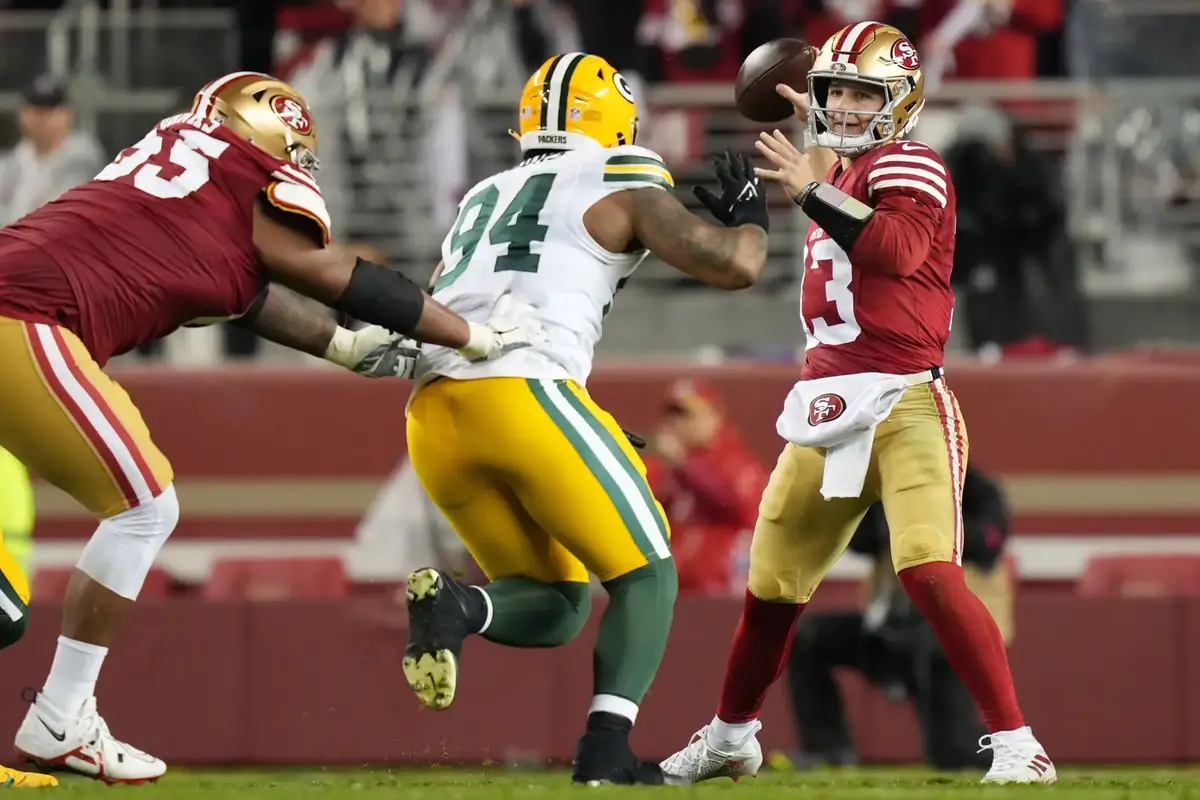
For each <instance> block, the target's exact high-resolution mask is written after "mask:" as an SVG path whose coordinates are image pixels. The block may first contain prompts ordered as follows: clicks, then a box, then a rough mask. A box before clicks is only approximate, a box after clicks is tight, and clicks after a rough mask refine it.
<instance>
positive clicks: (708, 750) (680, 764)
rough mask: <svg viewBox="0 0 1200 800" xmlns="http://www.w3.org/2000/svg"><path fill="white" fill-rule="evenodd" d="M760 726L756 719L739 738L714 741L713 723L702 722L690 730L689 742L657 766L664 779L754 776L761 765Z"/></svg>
mask: <svg viewBox="0 0 1200 800" xmlns="http://www.w3.org/2000/svg"><path fill="white" fill-rule="evenodd" d="M760 730H762V723H761V722H759V721H758V720H755V721H754V724H753V725H752V726H751V727H750V730H749V731H748V732H747V733H746V735H745V737H744V738H743V739H742V740H741V741H738V742H734V743H732V744H729V743H724V742H722V743H719V744H718V743H716V742H715V741H714V740H715V738H716V737H714V736H713V734H712V725H705V726H704V727H703V728H701V729H700V730H698V731H696V732H695V733H694V734H692V740H691V741H690V742H688V746H687V747H685V748H683V749H682V750H680V751H679V752H678V753H676V754H675V755H673V756H671V757H670V758H668V759H667V760H665V761H663V762H662V764H660V765H659V766H661V767H662V771H663V773H664V775H665V776H666V779H667V783H674V784H684V783H699V782H700V781H707V780H711V779H712V778H732V779H733V780H734V781H737V780H738V779H739V778H742V777H744V776H746V775H749V776H750V777H752V778H753V777H756V776H757V775H758V770H759V768H760V767H762V763H763V756H762V747H761V746H760V745H759V744H758V738H757V737H756V736H755V734H756V733H758V732H759V731H760Z"/></svg>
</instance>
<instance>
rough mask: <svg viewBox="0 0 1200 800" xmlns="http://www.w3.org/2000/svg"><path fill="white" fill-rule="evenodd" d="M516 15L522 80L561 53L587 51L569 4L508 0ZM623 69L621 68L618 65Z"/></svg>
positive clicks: (517, 46) (510, 9)
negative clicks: (547, 60)
mask: <svg viewBox="0 0 1200 800" xmlns="http://www.w3.org/2000/svg"><path fill="white" fill-rule="evenodd" d="M504 2H505V5H507V7H508V9H509V11H510V13H511V14H512V23H513V24H512V27H513V37H514V39H515V42H514V43H515V45H516V51H517V55H518V57H519V58H520V61H521V64H520V70H521V80H524V79H525V78H527V77H529V75H531V74H532V73H533V71H534V70H535V69H537V68H538V67H540V66H541V65H542V64H543V63H544V62H545V61H546V59H548V58H550V57H551V56H553V55H555V54H557V53H573V52H576V51H579V50H585V52H590V51H586V48H584V46H583V43H582V39H581V38H580V36H581V31H580V30H579V29H578V28H577V27H576V25H575V18H574V15H573V14H572V13H571V10H570V8H569V7H568V6H567V4H566V3H563V2H559V0H504ZM617 69H620V67H617Z"/></svg>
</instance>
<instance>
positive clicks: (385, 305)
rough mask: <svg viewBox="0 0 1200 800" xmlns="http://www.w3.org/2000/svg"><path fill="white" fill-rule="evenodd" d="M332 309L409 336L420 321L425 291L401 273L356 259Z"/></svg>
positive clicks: (371, 262)
mask: <svg viewBox="0 0 1200 800" xmlns="http://www.w3.org/2000/svg"><path fill="white" fill-rule="evenodd" d="M333 308H335V309H337V310H338V311H344V312H345V313H347V314H349V315H350V316H352V317H354V318H355V319H360V320H362V321H363V322H369V323H371V324H372V325H382V326H383V327H385V328H387V329H388V330H390V331H392V332H393V333H399V334H402V335H404V336H410V335H412V333H413V331H414V330H416V327H417V323H418V322H420V320H421V311H422V310H423V309H424V308H425V291H424V290H423V289H422V288H421V287H420V286H418V285H417V284H416V283H414V282H413V281H411V280H409V279H408V278H406V277H405V276H404V275H402V274H401V273H399V272H396V271H395V270H391V269H388V268H387V267H383V266H380V265H379V264H376V263H375V262H373V261H367V260H366V259H363V258H360V259H358V261H357V262H356V263H355V264H354V272H353V273H351V275H350V282H349V283H347V284H346V290H345V291H343V292H342V296H341V297H339V298H338V299H337V302H336V303H334V304H333Z"/></svg>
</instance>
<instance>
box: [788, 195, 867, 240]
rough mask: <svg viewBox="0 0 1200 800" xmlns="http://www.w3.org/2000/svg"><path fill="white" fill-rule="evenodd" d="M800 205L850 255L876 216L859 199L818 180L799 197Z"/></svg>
mask: <svg viewBox="0 0 1200 800" xmlns="http://www.w3.org/2000/svg"><path fill="white" fill-rule="evenodd" d="M796 205H798V206H800V208H801V209H803V211H804V213H805V214H807V215H808V218H809V219H811V220H812V221H813V222H815V223H817V225H818V226H820V228H821V230H823V231H825V232H826V233H827V234H829V238H830V239H833V241H834V242H836V243H837V245H838V246H839V247H841V248H842V250H843V251H845V252H847V253H849V252H850V250H851V249H853V247H854V243H855V242H857V241H858V237H859V236H860V235H862V232H863V229H864V228H866V227H867V223H868V222H870V221H871V217H873V216H874V215H875V209H873V208H871V207H870V206H869V205H867V204H865V203H862V202H859V201H858V200H855V199H854V198H853V197H851V196H850V195H848V194H846V193H845V192H843V191H842V190H841V189H839V188H837V187H836V186H834V185H833V184H832V183H824V182H821V183H818V182H817V181H813V182H812V183H810V184H809V185H808V186H805V187H804V189H803V190H801V192H800V194H798V195H796Z"/></svg>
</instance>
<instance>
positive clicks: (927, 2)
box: [917, 0, 1063, 93]
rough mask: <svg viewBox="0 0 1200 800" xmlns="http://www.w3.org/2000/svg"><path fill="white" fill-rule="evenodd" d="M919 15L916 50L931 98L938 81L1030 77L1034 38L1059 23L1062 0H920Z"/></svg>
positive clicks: (1034, 70)
mask: <svg viewBox="0 0 1200 800" xmlns="http://www.w3.org/2000/svg"><path fill="white" fill-rule="evenodd" d="M921 11H922V28H923V35H922V37H921V39H920V40H919V42H918V47H917V49H918V50H919V51H920V53H921V57H922V59H923V60H924V62H925V85H926V89H927V91H929V92H931V93H932V92H936V91H937V88H938V85H939V84H940V83H941V81H942V79H943V78H957V79H960V80H971V79H994V80H1002V79H1003V80H1027V79H1030V78H1033V77H1035V76H1036V75H1037V69H1038V41H1039V39H1040V37H1042V36H1044V35H1046V34H1050V33H1052V32H1054V31H1056V30H1057V29H1058V28H1060V27H1061V26H1062V23H1063V2H1062V0H923V4H922V9H921Z"/></svg>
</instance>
